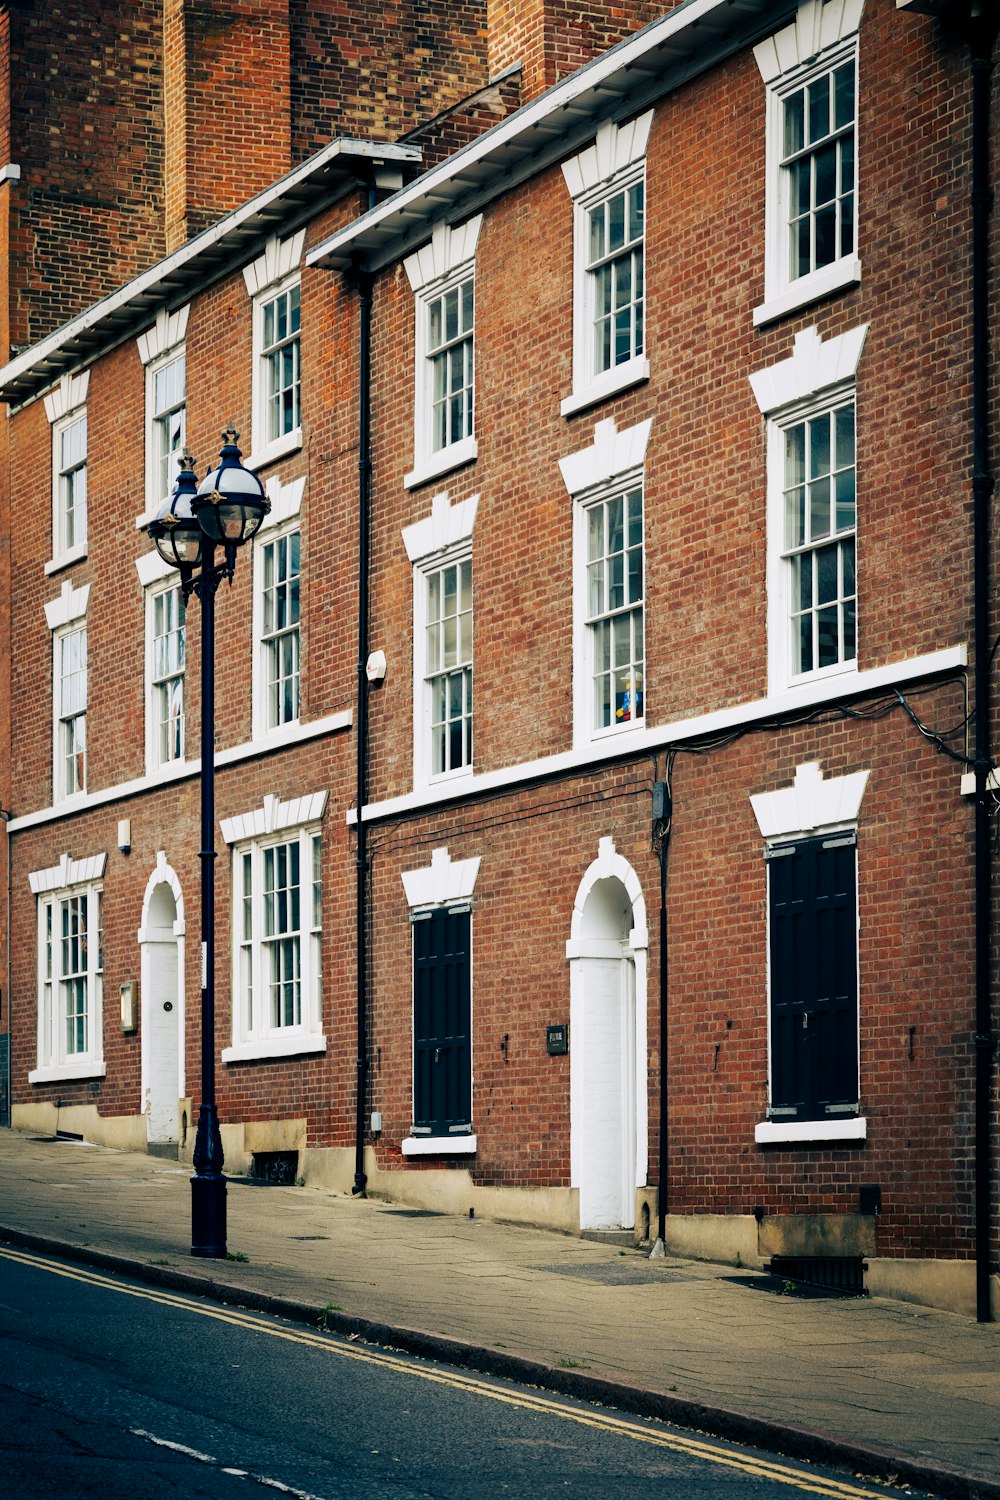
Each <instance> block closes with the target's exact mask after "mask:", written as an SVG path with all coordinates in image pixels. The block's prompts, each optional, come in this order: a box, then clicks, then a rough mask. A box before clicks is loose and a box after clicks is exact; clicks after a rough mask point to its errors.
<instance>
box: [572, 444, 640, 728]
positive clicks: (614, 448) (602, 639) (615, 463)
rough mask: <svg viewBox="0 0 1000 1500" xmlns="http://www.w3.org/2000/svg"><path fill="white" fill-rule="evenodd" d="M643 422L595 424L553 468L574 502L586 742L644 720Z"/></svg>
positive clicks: (578, 695) (579, 718) (576, 649)
mask: <svg viewBox="0 0 1000 1500" xmlns="http://www.w3.org/2000/svg"><path fill="white" fill-rule="evenodd" d="M650 427H651V424H650V422H648V421H647V422H641V423H639V425H638V426H636V427H630V428H625V429H624V430H622V431H621V432H619V431H618V429H617V428H616V426H615V423H614V421H613V420H611V419H608V420H606V421H603V422H598V423H597V425H596V426H595V428H594V443H593V445H592V446H591V447H589V448H584V449H582V450H581V451H580V452H579V453H574V454H572V455H571V456H570V457H569V458H564V459H562V460H560V465H559V467H560V469H561V470H562V475H563V479H564V481H565V483H566V487H567V489H568V490H569V492H570V494H571V495H572V496H573V619H574V644H573V703H574V737H575V740H576V742H577V743H578V744H581V745H582V744H586V743H588V742H589V741H592V740H594V739H595V738H600V737H601V736H604V735H608V734H611V735H613V734H621V733H625V732H627V731H629V730H634V729H636V728H641V727H642V725H643V723H644V720H645V699H646V653H645V627H644V601H645V578H644V575H645V560H644V535H643V533H644V520H643V508H644V507H643V463H644V460H645V453H646V444H647V442H648V440H649V433H650Z"/></svg>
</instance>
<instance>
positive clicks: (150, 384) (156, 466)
mask: <svg viewBox="0 0 1000 1500" xmlns="http://www.w3.org/2000/svg"><path fill="white" fill-rule="evenodd" d="M189 312H190V304H188V305H186V306H184V307H181V308H178V309H177V310H176V311H174V312H170V313H168V312H166V311H165V310H163V309H161V310H160V312H159V313H157V316H156V322H155V323H154V324H153V325H152V327H151V328H147V329H146V331H145V332H144V333H141V334H140V335H139V337H138V338H137V339H136V348H137V349H138V351H139V358H140V359H141V360H142V364H143V368H144V370H145V373H146V494H145V509H144V511H143V513H142V515H141V516H137V517H136V522H135V524H136V526H137V527H140V526H142V527H145V526H148V525H149V523H150V521H151V520H152V519H153V517H154V516H155V514H156V512H157V510H158V509H159V507H160V505H161V504H162V502H163V501H164V500H165V499H166V497H167V496H168V495H170V494H171V493H172V492H173V488H174V484H175V482H176V480H177V474H178V472H179V469H178V465H177V463H176V461H174V462H173V463H170V462H168V464H167V473H166V475H165V476H164V477H165V487H164V484H163V483H161V475H162V460H163V458H164V456H166V455H165V454H164V452H163V451H162V447H161V444H160V442H159V435H160V426H159V423H160V421H161V420H162V417H161V414H160V413H159V412H158V411H157V409H156V380H157V376H158V375H160V374H162V372H163V371H164V370H165V369H167V368H169V366H170V365H172V364H174V363H175V362H176V361H177V360H179V359H183V360H185V364H186V357H187V355H186V346H185V342H184V340H185V336H186V334H187V325H188V314H189ZM167 410H168V411H169V412H174V411H177V410H180V411H181V412H182V413H183V415H182V418H181V436H180V444H179V446H178V447H177V448H175V449H171V450H170V454H169V455H168V456H169V458H171V459H174V460H176V459H177V458H179V457H180V455H181V454H182V453H183V452H184V446H185V431H186V426H187V421H186V414H187V371H186V368H185V377H184V397H183V400H182V401H181V402H180V403H174V404H173V405H172V406H170V407H168V408H167Z"/></svg>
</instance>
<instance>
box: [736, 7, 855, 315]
mask: <svg viewBox="0 0 1000 1500" xmlns="http://www.w3.org/2000/svg"><path fill="white" fill-rule="evenodd" d="M863 5H864V0H847V3H845V4H844V5H837V6H833V5H828V6H823V5H820V4H818V3H817V0H804V3H803V4H801V5H800V7H799V13H798V16H797V18H796V20H795V21H793V22H792V24H791V25H790V26H787V27H785V28H784V29H783V30H782V31H781V32H779V33H778V34H777V35H776V36H774V37H770V38H768V39H767V41H764V42H761V43H760V44H759V45H758V46H757V47H756V48H755V49H754V55H755V57H756V59H757V63H758V65H759V67H760V70H761V75H762V77H763V79H764V82H765V83H766V85H767V88H768V134H767V162H768V165H767V209H766V228H765V239H766V244H765V303H764V305H763V306H762V307H759V308H757V309H756V311H755V313H754V321H755V322H756V323H763V322H767V321H769V320H770V319H771V318H775V317H779V316H780V315H781V314H782V313H784V312H788V311H790V310H792V309H794V308H796V307H799V306H802V305H803V304H804V303H806V302H810V301H814V300H815V299H816V298H818V297H823V296H827V295H828V294H829V293H830V292H833V291H836V290H838V289H839V288H841V287H844V286H848V285H850V284H852V283H853V282H856V281H858V280H859V279H860V275H861V266H860V262H859V261H858V259H857V243H858V240H857V70H858V42H857V29H858V25H859V23H860V19H861V12H862V9H863Z"/></svg>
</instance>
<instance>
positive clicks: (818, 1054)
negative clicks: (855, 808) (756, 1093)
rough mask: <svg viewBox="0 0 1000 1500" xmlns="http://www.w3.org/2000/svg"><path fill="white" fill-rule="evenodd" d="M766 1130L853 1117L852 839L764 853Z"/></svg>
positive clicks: (855, 989) (855, 1030) (854, 912)
mask: <svg viewBox="0 0 1000 1500" xmlns="http://www.w3.org/2000/svg"><path fill="white" fill-rule="evenodd" d="M767 878H768V921H769V928H770V935H769V959H770V983H771V1025H770V1036H771V1105H770V1109H769V1112H768V1113H769V1115H770V1118H771V1119H772V1120H777V1119H787V1120H828V1119H831V1118H833V1117H836V1116H838V1115H845V1114H852V1115H856V1114H857V1113H858V952H857V891H856V885H857V874H856V850H855V835H854V834H853V833H849V834H835V835H831V836H829V837H826V838H810V839H802V840H800V841H798V842H796V843H793V844H782V845H778V846H775V847H773V848H771V849H770V850H769V851H768V863H767Z"/></svg>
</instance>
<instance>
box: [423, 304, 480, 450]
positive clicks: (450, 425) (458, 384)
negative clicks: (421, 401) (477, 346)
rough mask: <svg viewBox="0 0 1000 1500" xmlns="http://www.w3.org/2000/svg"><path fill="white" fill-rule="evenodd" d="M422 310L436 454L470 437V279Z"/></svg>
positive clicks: (433, 444)
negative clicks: (425, 320)
mask: <svg viewBox="0 0 1000 1500" xmlns="http://www.w3.org/2000/svg"><path fill="white" fill-rule="evenodd" d="M425 306H426V314H427V364H428V366H429V371H428V385H429V388H430V402H431V450H432V452H434V453H439V452H440V451H441V449H442V448H449V447H451V446H452V444H454V443H460V442H461V441H462V439H463V438H470V437H471V436H472V331H473V326H474V318H473V307H474V291H473V281H472V277H471V276H470V277H469V278H468V279H467V280H466V281H461V282H459V283H458V285H457V286H453V287H449V288H448V290H447V291H446V292H442V293H441V294H440V296H438V297H433V298H430V299H429V300H428V301H427V303H426V304H425Z"/></svg>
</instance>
